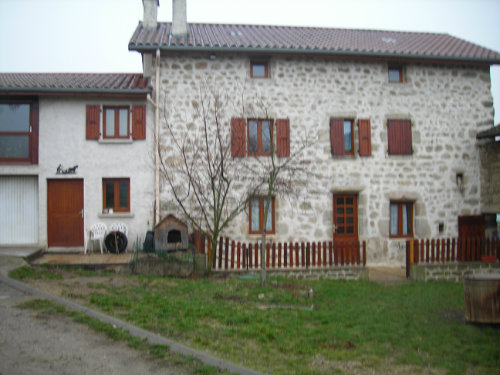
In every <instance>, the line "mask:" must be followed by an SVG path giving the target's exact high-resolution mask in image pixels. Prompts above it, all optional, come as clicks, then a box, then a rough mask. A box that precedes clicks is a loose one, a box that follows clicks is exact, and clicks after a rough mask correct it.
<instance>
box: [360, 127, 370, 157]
mask: <svg viewBox="0 0 500 375" xmlns="http://www.w3.org/2000/svg"><path fill="white" fill-rule="evenodd" d="M358 136H359V156H371V154H372V140H371V130H370V120H362V119H359V120H358Z"/></svg>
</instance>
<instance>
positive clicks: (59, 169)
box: [56, 164, 78, 174]
mask: <svg viewBox="0 0 500 375" xmlns="http://www.w3.org/2000/svg"><path fill="white" fill-rule="evenodd" d="M77 169H78V165H75V166H74V167H70V168H64V167H63V166H62V164H59V166H58V167H57V171H56V174H76V170H77Z"/></svg>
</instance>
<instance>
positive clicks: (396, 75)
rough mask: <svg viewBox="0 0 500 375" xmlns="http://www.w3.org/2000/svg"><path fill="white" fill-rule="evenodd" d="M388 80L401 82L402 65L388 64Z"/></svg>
mask: <svg viewBox="0 0 500 375" xmlns="http://www.w3.org/2000/svg"><path fill="white" fill-rule="evenodd" d="M388 73H389V82H393V83H401V82H403V66H402V65H389V67H388Z"/></svg>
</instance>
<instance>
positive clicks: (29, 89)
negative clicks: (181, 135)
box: [0, 86, 151, 95]
mask: <svg viewBox="0 0 500 375" xmlns="http://www.w3.org/2000/svg"><path fill="white" fill-rule="evenodd" d="M0 92H9V93H13V92H23V93H24V92H30V93H33V92H38V93H48V94H71V93H75V94H96V95H99V94H136V95H146V94H148V93H150V92H151V90H150V89H95V88H76V89H75V88H59V87H16V86H7V87H6V86H2V87H0Z"/></svg>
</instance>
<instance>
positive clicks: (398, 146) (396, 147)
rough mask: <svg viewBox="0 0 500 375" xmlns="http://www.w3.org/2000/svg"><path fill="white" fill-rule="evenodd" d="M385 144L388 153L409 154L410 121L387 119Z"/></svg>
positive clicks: (410, 152)
mask: <svg viewBox="0 0 500 375" xmlns="http://www.w3.org/2000/svg"><path fill="white" fill-rule="evenodd" d="M387 144H388V148H389V155H411V154H412V140H411V121H410V120H388V121H387Z"/></svg>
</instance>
